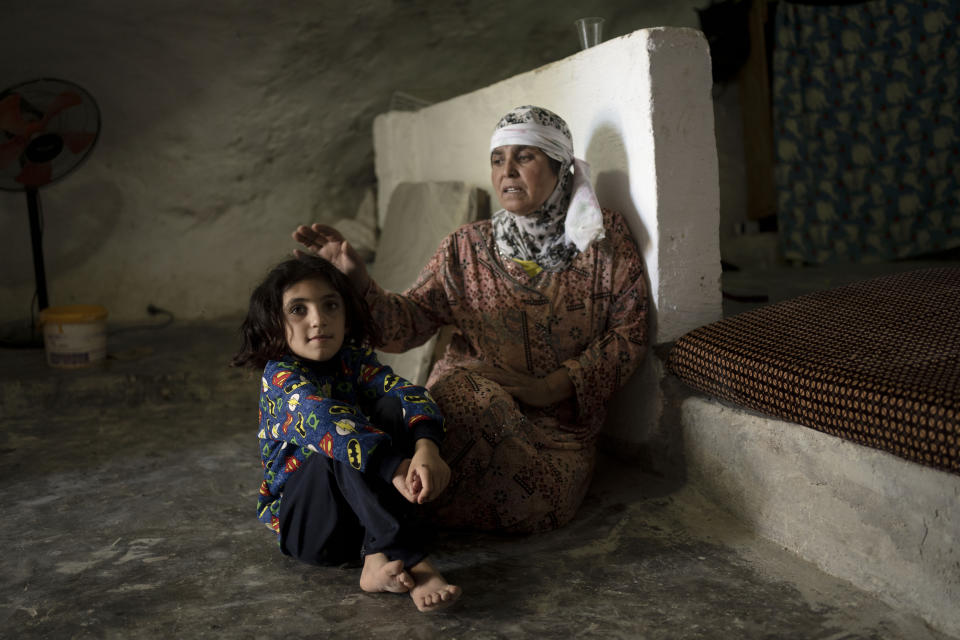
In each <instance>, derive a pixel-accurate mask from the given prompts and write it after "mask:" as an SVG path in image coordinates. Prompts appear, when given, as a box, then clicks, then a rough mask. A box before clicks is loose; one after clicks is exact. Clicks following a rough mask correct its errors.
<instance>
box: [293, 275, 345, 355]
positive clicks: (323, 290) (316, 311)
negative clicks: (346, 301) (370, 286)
mask: <svg viewBox="0 0 960 640" xmlns="http://www.w3.org/2000/svg"><path fill="white" fill-rule="evenodd" d="M283 324H284V326H285V327H286V332H287V346H288V347H290V351H292V352H293V353H294V354H295V355H298V356H300V357H301V358H304V359H306V360H314V361H316V362H326V361H327V360H329V359H330V358H332V357H333V356H334V355H336V353H337V352H338V351H339V350H340V347H341V346H342V345H343V340H344V338H345V337H346V333H347V313H346V310H345V309H344V306H343V298H341V297H340V294H339V293H337V291H336V290H335V289H334V288H333V287H332V286H330V283H329V282H327V281H326V280H324V279H322V278H315V279H314V278H311V279H309V280H301V281H300V282H297V283H295V284H293V285H291V286H290V288H289V289H287V290H286V291H284V292H283Z"/></svg>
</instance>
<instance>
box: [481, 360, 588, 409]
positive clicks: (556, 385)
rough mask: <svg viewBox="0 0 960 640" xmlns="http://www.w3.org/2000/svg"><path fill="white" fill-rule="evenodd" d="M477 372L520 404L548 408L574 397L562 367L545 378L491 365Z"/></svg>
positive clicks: (568, 379) (571, 385) (570, 383)
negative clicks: (497, 385)
mask: <svg viewBox="0 0 960 640" xmlns="http://www.w3.org/2000/svg"><path fill="white" fill-rule="evenodd" d="M475 371H476V372H477V373H478V374H480V375H482V376H483V377H484V378H487V379H488V380H492V381H494V382H496V383H497V384H499V385H500V386H501V387H503V390H504V391H506V392H507V393H509V394H510V395H512V396H513V397H514V398H516V399H517V400H519V401H520V402H522V403H524V404H527V405H530V406H531V407H548V406H550V405H552V404H555V403H557V402H560V401H561V400H566V399H567V398H569V397H570V396H572V395H573V393H574V389H573V383H572V382H571V381H570V376H569V374H567V370H566V369H565V368H563V367H560V368H559V369H557V370H556V371H554V372H553V373H551V374H549V375H547V376H545V377H543V378H537V377H536V376H528V375H526V374H523V373H515V372H513V371H506V370H504V369H499V368H497V367H491V366H490V365H482V366H480V367H478V368H477V369H475Z"/></svg>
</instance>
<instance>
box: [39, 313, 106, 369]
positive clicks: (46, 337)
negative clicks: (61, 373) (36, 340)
mask: <svg viewBox="0 0 960 640" xmlns="http://www.w3.org/2000/svg"><path fill="white" fill-rule="evenodd" d="M43 343H44V347H45V348H46V352H47V364H49V365H50V366H51V367H61V368H72V367H87V366H90V365H93V364H96V363H97V362H100V361H102V360H104V359H105V358H106V356H107V325H106V323H105V322H91V323H82V324H71V323H66V322H64V323H57V322H48V323H47V324H45V325H44V327H43Z"/></svg>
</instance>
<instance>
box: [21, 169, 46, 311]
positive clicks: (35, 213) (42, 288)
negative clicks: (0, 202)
mask: <svg viewBox="0 0 960 640" xmlns="http://www.w3.org/2000/svg"><path fill="white" fill-rule="evenodd" d="M26 191H27V214H28V215H29V216H30V245H31V246H32V247H33V277H34V280H35V281H36V284H37V306H38V307H39V309H40V311H43V310H44V309H46V308H47V307H49V306H50V303H49V301H48V300H47V274H46V270H45V269H44V267H43V231H42V230H41V229H40V192H39V190H38V189H36V188H34V187H28V188H27V189H26Z"/></svg>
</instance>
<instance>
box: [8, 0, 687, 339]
mask: <svg viewBox="0 0 960 640" xmlns="http://www.w3.org/2000/svg"><path fill="white" fill-rule="evenodd" d="M698 4H700V3H695V2H692V1H688V0H683V1H679V2H672V3H661V2H655V1H653V0H646V1H637V0H633V1H630V2H627V1H625V0H598V1H597V2H594V3H591V8H590V12H591V13H593V14H595V15H601V16H604V17H605V18H606V19H607V29H606V34H605V35H606V36H607V37H615V36H619V35H623V34H625V33H629V32H632V31H634V30H636V29H640V28H644V27H650V26H658V25H670V26H693V27H696V26H697V16H696V13H695V12H694V7H695V6H697V5H698ZM543 7H544V5H543V4H542V3H541V2H509V3H508V2H503V1H499V0H495V1H493V2H489V1H485V2H480V1H479V0H463V1H459V2H453V1H452V2H448V3H439V2H429V3H428V2H413V1H400V0H395V1H393V2H382V1H381V2H377V1H372V0H358V1H357V2H353V3H350V4H349V5H348V4H347V3H332V2H307V1H305V0H289V1H287V2H281V3H247V2H236V1H234V2H227V1H224V0H218V1H214V2H184V1H182V0H162V1H161V0H142V1H140V2H137V3H135V4H131V3H128V2H120V1H119V0H96V1H91V2H83V3H70V2H62V1H61V2H55V1H53V0H33V1H32V2H29V3H16V4H14V3H8V4H7V5H6V6H5V7H4V8H3V11H2V16H3V24H4V35H3V38H2V39H0V85H2V87H0V89H2V88H5V87H7V86H11V85H13V84H17V83H19V82H22V81H24V80H28V79H31V78H35V77H59V78H64V79H67V80H70V81H73V82H76V83H77V84H80V85H81V86H83V87H84V88H85V89H87V90H88V91H89V92H90V93H91V94H92V95H93V96H94V97H95V98H96V100H97V102H98V104H99V106H100V109H101V115H102V122H103V124H102V132H101V136H100V140H99V141H98V143H97V147H96V148H95V150H94V151H93V153H92V154H91V156H90V157H89V159H88V161H87V162H86V163H85V164H83V165H82V166H81V167H80V168H79V169H78V170H77V171H75V172H74V173H72V174H71V175H69V176H67V177H66V178H64V179H63V180H62V181H60V182H57V183H55V184H53V185H50V186H48V187H46V188H44V189H43V190H42V191H41V198H42V204H43V210H44V223H45V238H44V244H45V259H46V267H47V281H48V287H49V290H50V302H51V304H54V305H58V304H68V303H75V302H81V303H99V304H103V305H105V306H106V307H107V308H108V309H109V311H110V314H111V320H112V321H130V320H140V319H143V318H145V317H146V316H145V309H146V307H147V305H148V304H150V303H152V304H155V305H158V306H160V307H163V308H165V309H169V310H171V311H173V312H174V313H175V314H177V315H178V317H181V318H200V317H216V316H221V315H226V314H233V313H239V312H241V311H242V310H243V308H244V307H245V304H246V297H247V296H248V294H249V291H250V289H251V287H252V285H253V283H254V282H255V280H256V279H257V278H259V277H260V276H261V275H262V273H263V272H264V269H265V268H266V267H267V266H268V265H269V264H271V263H273V262H275V261H276V260H278V259H280V258H282V257H283V256H284V255H285V254H286V253H287V252H288V251H289V249H290V248H292V241H290V239H289V232H290V230H291V229H292V228H293V226H294V225H296V224H297V223H300V222H306V221H318V220H319V221H333V220H336V219H338V218H342V217H351V216H353V214H354V211H355V210H356V208H357V206H358V204H359V203H360V201H361V198H362V197H363V194H364V192H365V190H366V189H368V188H369V187H371V186H374V173H373V155H372V154H373V151H372V134H371V126H372V121H373V118H374V116H375V115H377V114H378V113H381V112H383V111H386V110H388V109H389V108H390V102H391V96H392V95H393V94H394V92H395V91H401V92H404V93H407V94H410V95H413V96H415V97H417V98H420V99H422V100H425V101H430V102H436V101H440V100H445V99H448V98H451V97H453V96H456V95H459V94H462V93H465V92H469V91H472V90H474V89H478V88H481V87H483V86H486V85H488V84H491V83H494V82H497V81H499V80H502V79H504V78H508V77H511V76H513V75H515V74H517V73H520V72H523V71H526V70H529V69H533V68H536V67H539V66H542V65H544V64H547V63H549V62H551V61H554V60H558V59H561V58H563V57H566V56H568V55H571V54H573V53H575V52H576V51H577V50H578V45H577V40H576V36H575V33H574V31H573V27H572V21H573V20H574V19H575V18H577V17H580V15H581V11H582V10H581V9H579V8H578V7H577V6H576V5H575V4H574V3H570V4H569V6H568V5H562V6H559V7H556V6H551V7H550V9H549V10H544V8H543ZM492 125H493V123H491V126H492ZM437 152H438V153H443V150H442V149H438V150H437ZM0 273H2V278H0V323H5V324H16V323H23V322H26V321H29V318H30V309H31V298H32V295H33V290H34V278H33V270H32V261H31V251H30V246H29V229H28V225H27V213H26V201H25V199H24V197H23V194H22V193H8V192H0Z"/></svg>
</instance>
